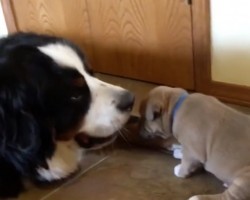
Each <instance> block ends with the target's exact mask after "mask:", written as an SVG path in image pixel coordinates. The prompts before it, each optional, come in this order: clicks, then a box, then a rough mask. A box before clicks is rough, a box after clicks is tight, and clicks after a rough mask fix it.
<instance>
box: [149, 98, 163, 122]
mask: <svg viewBox="0 0 250 200" xmlns="http://www.w3.org/2000/svg"><path fill="white" fill-rule="evenodd" d="M162 113H163V105H162V104H161V103H159V102H148V104H147V106H146V113H145V116H146V119H147V120H149V121H153V120H155V119H157V118H159V117H161V115H162Z"/></svg>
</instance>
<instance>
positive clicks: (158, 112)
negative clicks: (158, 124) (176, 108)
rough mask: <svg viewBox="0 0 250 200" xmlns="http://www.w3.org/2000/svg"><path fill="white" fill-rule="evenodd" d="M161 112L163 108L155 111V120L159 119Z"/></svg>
mask: <svg viewBox="0 0 250 200" xmlns="http://www.w3.org/2000/svg"><path fill="white" fill-rule="evenodd" d="M161 112H162V111H161V110H160V111H155V112H154V116H153V120H156V119H158V118H159V117H160V116H161Z"/></svg>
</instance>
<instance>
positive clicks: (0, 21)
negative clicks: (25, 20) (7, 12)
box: [0, 1, 8, 37]
mask: <svg viewBox="0 0 250 200" xmlns="http://www.w3.org/2000/svg"><path fill="white" fill-rule="evenodd" d="M7 34H8V31H7V27H6V23H5V20H4V16H3V10H2V5H1V1H0V37H3V36H6V35H7Z"/></svg>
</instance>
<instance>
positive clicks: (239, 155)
mask: <svg viewBox="0 0 250 200" xmlns="http://www.w3.org/2000/svg"><path fill="white" fill-rule="evenodd" d="M144 104H145V105H146V106H145V109H144V113H143V111H142V115H143V118H144V119H143V121H144V122H143V126H142V127H143V128H142V130H141V135H142V136H144V137H154V136H156V135H158V136H161V137H163V138H166V139H167V138H168V137H169V136H171V135H172V134H173V135H174V136H175V137H176V139H177V140H178V141H179V142H180V144H181V145H182V148H183V149H182V150H183V151H182V153H183V157H182V160H181V164H180V165H177V166H176V167H175V169H174V173H175V175H176V176H178V177H182V178H185V177H188V176H189V175H191V173H193V172H194V171H196V170H197V169H198V168H200V167H204V168H205V169H206V170H207V171H209V172H211V173H213V174H214V175H215V176H216V177H218V178H219V179H220V180H221V181H223V183H224V184H225V185H226V186H228V189H227V190H226V191H225V192H224V193H222V194H217V195H198V196H193V197H191V198H190V199H189V200H209V199H211V200H219V199H220V200H249V199H250V117H249V116H247V115H245V114H243V113H240V112H238V111H236V110H233V109H232V108H230V107H228V106H226V105H224V104H222V103H221V102H219V101H218V100H217V99H216V98H214V97H211V96H206V95H203V94H198V93H195V94H190V95H189V94H188V93H187V92H186V91H185V90H183V89H180V88H170V87H164V86H161V87H156V88H155V89H153V90H152V91H151V92H150V93H149V95H148V97H147V99H146V100H145V101H144Z"/></svg>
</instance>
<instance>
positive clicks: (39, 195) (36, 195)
mask: <svg viewBox="0 0 250 200" xmlns="http://www.w3.org/2000/svg"><path fill="white" fill-rule="evenodd" d="M106 156H107V155H106V154H105V153H101V154H93V153H88V154H86V157H85V159H84V160H83V163H82V167H81V171H80V172H78V173H77V174H76V175H75V176H73V177H72V178H71V179H69V180H67V181H65V182H63V183H61V184H57V185H56V186H47V187H36V186H34V185H32V184H28V186H27V190H26V192H24V193H22V194H21V196H20V197H19V198H18V200H45V199H47V197H49V196H50V195H52V194H53V193H54V192H56V191H58V190H59V191H60V188H61V187H62V185H64V184H67V183H71V181H72V180H73V179H74V180H75V179H77V178H78V176H79V175H83V174H84V173H87V172H88V171H89V170H91V169H92V168H93V167H95V166H96V165H97V164H99V163H100V162H101V161H103V159H104V158H106Z"/></svg>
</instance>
